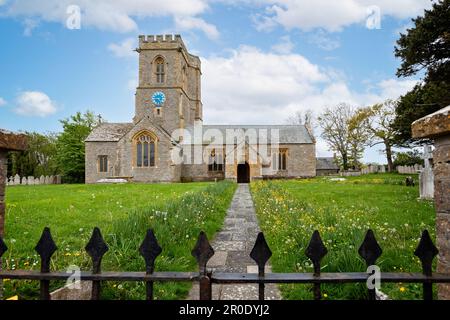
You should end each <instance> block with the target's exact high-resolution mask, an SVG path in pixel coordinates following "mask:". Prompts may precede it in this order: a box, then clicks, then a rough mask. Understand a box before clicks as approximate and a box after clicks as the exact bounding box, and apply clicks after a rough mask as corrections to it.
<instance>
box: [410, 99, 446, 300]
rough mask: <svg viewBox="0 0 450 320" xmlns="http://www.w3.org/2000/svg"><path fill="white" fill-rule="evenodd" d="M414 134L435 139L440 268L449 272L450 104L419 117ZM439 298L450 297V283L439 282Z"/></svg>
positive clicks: (435, 201)
mask: <svg viewBox="0 0 450 320" xmlns="http://www.w3.org/2000/svg"><path fill="white" fill-rule="evenodd" d="M412 136H413V138H419V139H432V140H434V146H435V150H434V152H433V163H434V168H433V173H434V203H435V208H436V237H437V241H436V242H437V247H438V249H439V256H438V266H437V271H438V272H442V273H450V106H447V107H446V108H443V109H441V110H439V111H437V112H435V113H432V114H430V115H428V116H425V117H423V118H421V119H419V120H416V121H414V122H413V124H412ZM438 298H439V299H443V300H444V299H445V300H448V299H450V285H449V284H439V285H438Z"/></svg>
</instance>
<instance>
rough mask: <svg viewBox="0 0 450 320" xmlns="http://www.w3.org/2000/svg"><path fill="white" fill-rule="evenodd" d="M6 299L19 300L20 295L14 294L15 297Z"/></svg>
mask: <svg viewBox="0 0 450 320" xmlns="http://www.w3.org/2000/svg"><path fill="white" fill-rule="evenodd" d="M6 300H19V296H13V297H11V298H8V299H6Z"/></svg>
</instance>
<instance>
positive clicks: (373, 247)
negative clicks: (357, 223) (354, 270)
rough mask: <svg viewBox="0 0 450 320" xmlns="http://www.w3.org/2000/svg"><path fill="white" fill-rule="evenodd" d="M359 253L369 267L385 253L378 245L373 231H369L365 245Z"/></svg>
mask: <svg viewBox="0 0 450 320" xmlns="http://www.w3.org/2000/svg"><path fill="white" fill-rule="evenodd" d="M358 253H359V255H360V256H361V257H362V258H363V259H364V261H366V264H367V266H371V265H374V264H375V263H376V262H377V259H378V258H379V257H380V256H381V254H382V253H383V250H382V249H381V247H380V245H379V244H378V242H377V239H376V238H375V234H374V233H373V231H372V230H370V229H369V230H367V233H366V236H365V237H364V241H363V243H362V244H361V246H360V247H359V250H358Z"/></svg>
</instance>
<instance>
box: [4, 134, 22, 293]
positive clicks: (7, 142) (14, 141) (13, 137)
mask: <svg viewBox="0 0 450 320" xmlns="http://www.w3.org/2000/svg"><path fill="white" fill-rule="evenodd" d="M26 147H27V142H26V137H25V135H18V134H13V133H11V132H7V131H4V130H2V129H0V237H2V238H3V236H4V232H5V211H6V203H5V193H6V179H7V176H8V172H7V171H8V152H9V151H21V150H25V149H26ZM0 270H2V260H1V259H0ZM2 298H3V281H2V280H0V300H1V299H2Z"/></svg>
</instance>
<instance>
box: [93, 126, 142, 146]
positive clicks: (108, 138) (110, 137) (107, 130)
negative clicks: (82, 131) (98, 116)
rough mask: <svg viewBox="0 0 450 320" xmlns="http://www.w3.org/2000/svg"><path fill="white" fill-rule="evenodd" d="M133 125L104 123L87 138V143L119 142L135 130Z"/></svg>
mask: <svg viewBox="0 0 450 320" xmlns="http://www.w3.org/2000/svg"><path fill="white" fill-rule="evenodd" d="M133 126H134V124H133V123H102V124H100V125H99V126H98V127H96V128H95V129H94V130H92V132H91V134H90V135H89V136H88V137H87V138H86V140H85V141H86V142H117V141H119V140H120V139H121V138H122V137H123V136H124V135H125V134H126V133H127V132H128V131H130V130H131V129H132V128H133Z"/></svg>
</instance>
